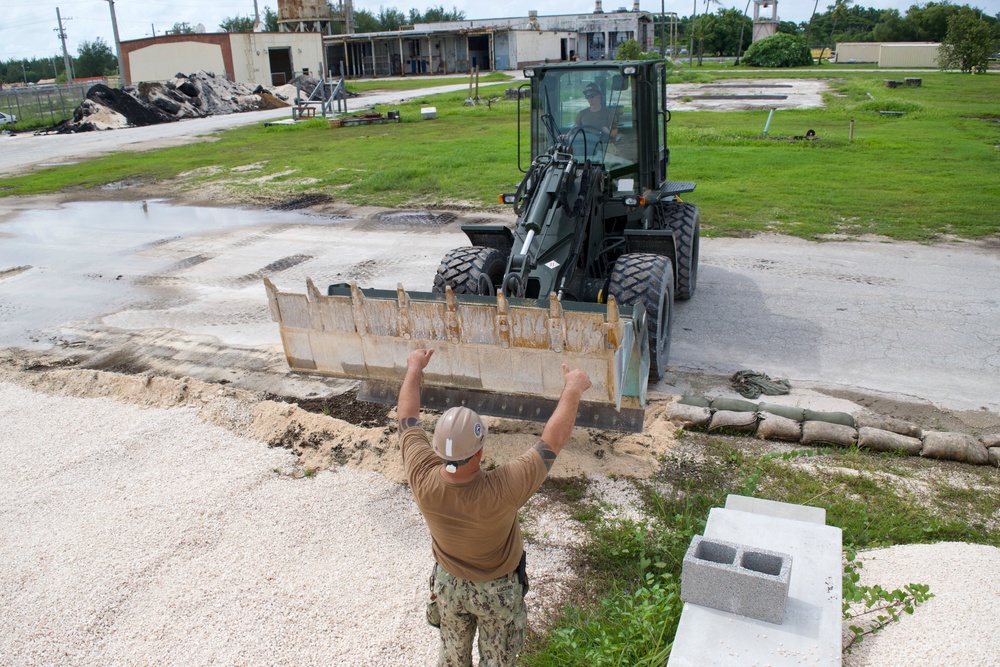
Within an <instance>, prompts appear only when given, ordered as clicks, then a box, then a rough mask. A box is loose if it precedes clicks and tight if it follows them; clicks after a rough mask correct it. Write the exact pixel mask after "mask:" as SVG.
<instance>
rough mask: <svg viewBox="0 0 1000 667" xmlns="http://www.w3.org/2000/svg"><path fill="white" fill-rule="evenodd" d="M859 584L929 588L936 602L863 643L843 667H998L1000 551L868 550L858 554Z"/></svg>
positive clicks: (944, 547)
mask: <svg viewBox="0 0 1000 667" xmlns="http://www.w3.org/2000/svg"><path fill="white" fill-rule="evenodd" d="M860 555H861V556H862V558H861V560H862V561H863V562H864V567H863V568H861V583H862V584H865V585H873V584H878V585H880V586H882V588H885V589H887V590H890V591H892V590H895V589H897V588H902V587H903V586H905V585H906V584H911V583H914V584H927V585H929V586H930V589H931V593H933V594H934V597H933V598H931V599H930V600H927V601H926V602H924V603H923V604H922V605H920V606H919V607H917V609H916V610H915V611H914V613H913V615H912V616H908V615H907V614H902V615H901V617H900V620H899V622H898V623H892V624H890V625H889V626H887V627H886V628H885V629H883V630H882V631H880V632H879V633H878V634H876V635H874V636H869V637H866V638H865V639H864V640H863V641H862V642H861V644H859V645H857V646H856V647H855V648H854V649H853V650H852V651H851V653H850V654H849V655H846V656H844V667H890V666H896V665H910V666H926V667H937V666H939V665H940V666H942V667H944V666H948V667H997V665H1000V654H998V647H1000V623H997V602H998V601H1000V549H997V548H995V547H990V546H984V545H981V544H964V543H961V542H940V543H938V544H909V545H906V546H897V547H892V548H889V549H874V550H871V551H867V552H864V553H862V554H860Z"/></svg>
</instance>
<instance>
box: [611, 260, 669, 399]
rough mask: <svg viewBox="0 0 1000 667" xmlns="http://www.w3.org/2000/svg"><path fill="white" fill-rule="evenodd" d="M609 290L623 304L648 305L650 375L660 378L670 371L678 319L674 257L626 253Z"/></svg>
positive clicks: (617, 266) (612, 277)
mask: <svg viewBox="0 0 1000 667" xmlns="http://www.w3.org/2000/svg"><path fill="white" fill-rule="evenodd" d="M608 293H609V294H611V295H612V296H614V297H615V301H617V302H618V303H620V304H629V305H631V304H635V303H638V302H639V301H642V302H643V303H644V304H645V306H646V326H647V328H648V330H649V377H650V378H652V379H654V380H659V379H660V378H662V377H663V374H664V373H665V372H666V370H667V361H668V360H669V358H670V329H671V327H672V326H673V320H674V317H673V316H674V308H673V305H674V299H673V295H674V267H673V265H671V263H670V258H669V257H664V256H663V255H652V254H646V253H635V254H631V255H622V256H621V257H619V258H618V261H616V262H615V268H614V269H613V270H612V271H611V280H610V282H609V284H608Z"/></svg>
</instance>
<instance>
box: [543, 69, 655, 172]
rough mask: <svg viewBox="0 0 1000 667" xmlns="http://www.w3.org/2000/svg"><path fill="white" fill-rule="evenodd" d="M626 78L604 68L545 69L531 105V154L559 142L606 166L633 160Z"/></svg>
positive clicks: (579, 155)
mask: <svg viewBox="0 0 1000 667" xmlns="http://www.w3.org/2000/svg"><path fill="white" fill-rule="evenodd" d="M632 79H633V78H632V77H623V76H622V75H621V74H619V72H618V70H617V69H610V68H609V69H567V70H548V71H546V72H545V73H544V77H543V78H542V80H541V81H540V82H539V86H538V89H537V94H538V95H539V98H538V99H536V100H535V104H534V114H535V118H534V121H535V122H533V123H532V138H531V149H532V150H531V153H532V156H536V155H539V154H542V153H547V152H549V151H550V150H551V148H552V147H553V146H554V145H557V144H561V145H562V146H564V147H565V148H564V150H565V149H568V150H569V151H570V152H572V153H573V155H574V157H576V158H577V159H578V160H590V161H592V162H600V163H602V164H604V165H605V167H606V168H607V169H609V170H614V169H617V168H619V167H625V166H629V165H634V164H635V163H636V162H637V161H638V157H637V151H636V142H635V132H634V128H633V127H632V107H633V90H632Z"/></svg>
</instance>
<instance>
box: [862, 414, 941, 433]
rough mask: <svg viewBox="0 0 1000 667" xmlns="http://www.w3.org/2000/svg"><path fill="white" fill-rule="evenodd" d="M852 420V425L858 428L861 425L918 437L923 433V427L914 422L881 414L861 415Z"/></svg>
mask: <svg viewBox="0 0 1000 667" xmlns="http://www.w3.org/2000/svg"><path fill="white" fill-rule="evenodd" d="M854 421H855V424H854V425H855V426H856V427H858V428H859V429H860V428H862V427H865V428H877V429H881V430H883V431H890V432H892V433H898V434H900V435H905V436H907V437H910V438H920V437H921V436H923V434H924V431H923V429H921V428H920V427H919V426H917V425H916V424H911V423H910V422H905V421H903V420H902V419H894V418H892V417H884V416H882V415H861V416H859V417H858V418H857V419H855V420H854Z"/></svg>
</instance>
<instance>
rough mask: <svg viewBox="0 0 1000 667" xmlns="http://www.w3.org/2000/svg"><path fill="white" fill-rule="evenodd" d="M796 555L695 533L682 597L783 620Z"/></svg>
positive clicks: (683, 572)
mask: <svg viewBox="0 0 1000 667" xmlns="http://www.w3.org/2000/svg"><path fill="white" fill-rule="evenodd" d="M791 574H792V557H791V556H789V555H788V554H783V553H778V552H777V551H768V550H766V549H758V548H756V547H751V546H747V545H745V544H736V543H735V542H725V541H723V540H716V539H708V538H705V537H703V536H701V535H695V537H694V539H693V540H691V546H689V547H688V550H687V553H686V554H685V555H684V563H683V566H682V569H681V600H683V601H684V602H691V603H693V604H700V605H702V606H705V607H711V608H712V609H718V610H720V611H728V612H732V613H734V614H739V615H740V616H747V617H749V618H756V619H758V620H761V621H767V622H768V623H778V624H780V623H781V622H782V620H784V617H785V602H786V601H787V600H788V583H789V581H790V580H791Z"/></svg>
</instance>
